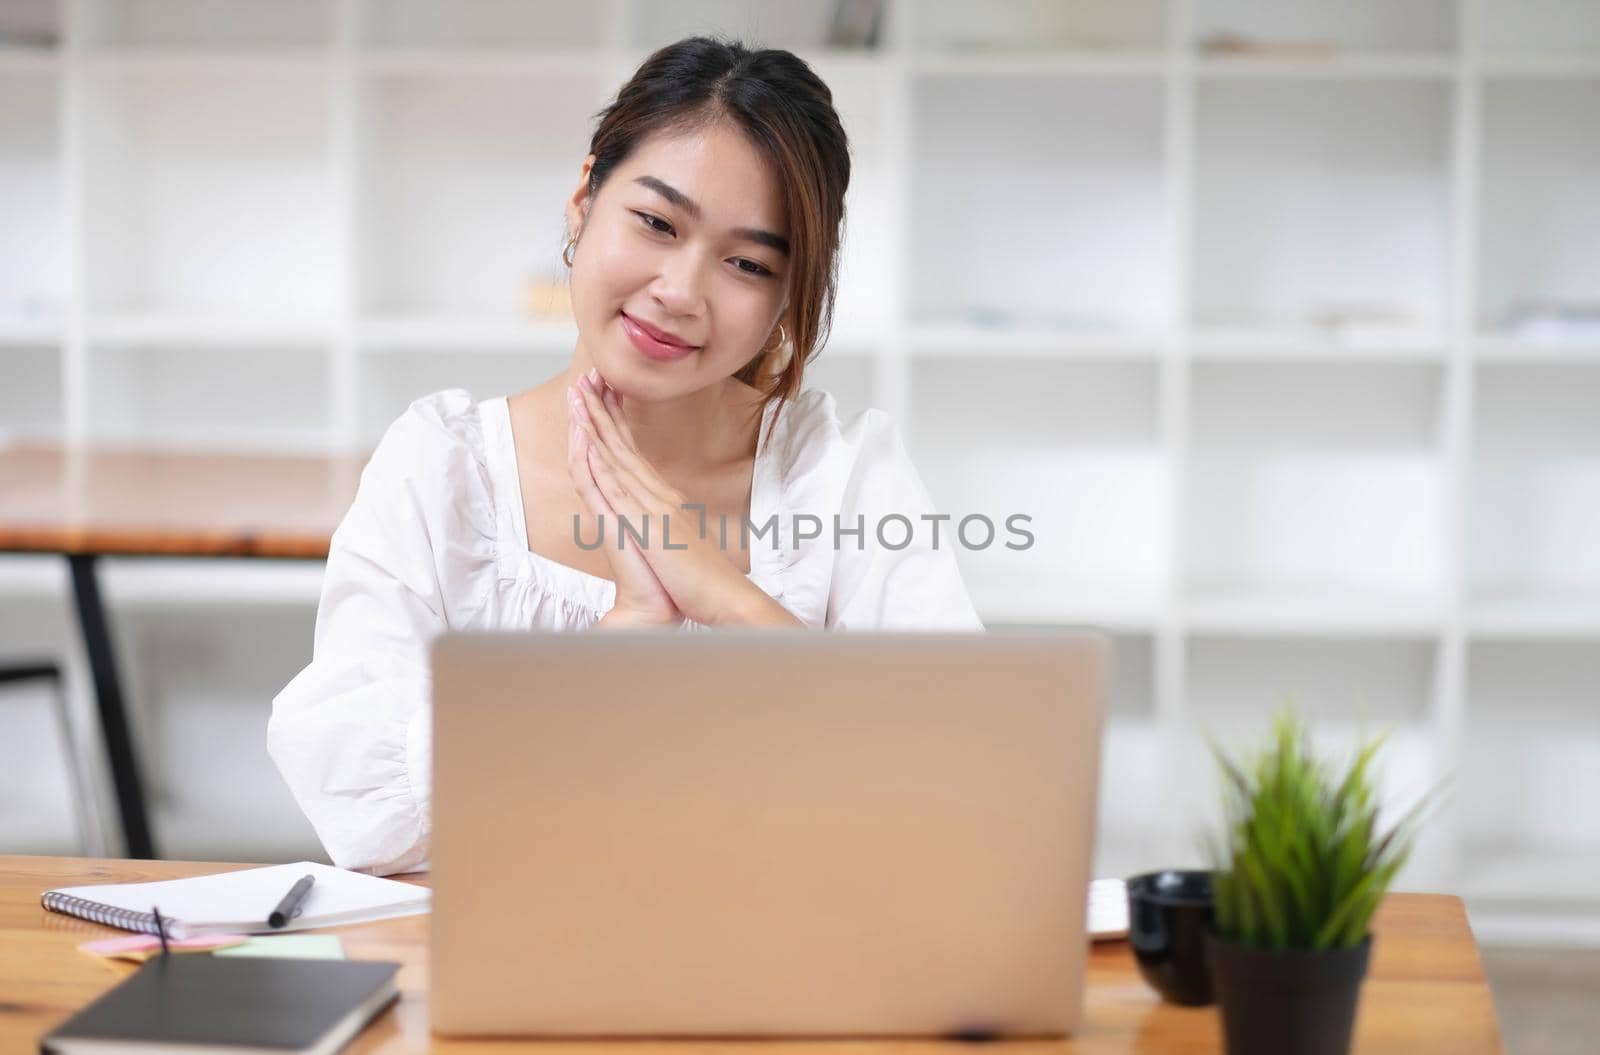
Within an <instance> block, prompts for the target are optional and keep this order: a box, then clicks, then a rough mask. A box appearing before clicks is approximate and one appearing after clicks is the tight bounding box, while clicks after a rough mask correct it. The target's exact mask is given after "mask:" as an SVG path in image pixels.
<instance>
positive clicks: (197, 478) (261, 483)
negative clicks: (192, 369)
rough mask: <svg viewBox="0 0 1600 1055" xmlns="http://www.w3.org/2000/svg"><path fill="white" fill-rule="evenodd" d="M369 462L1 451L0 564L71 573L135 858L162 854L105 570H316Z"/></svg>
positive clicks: (102, 725)
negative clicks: (31, 557) (36, 562)
mask: <svg viewBox="0 0 1600 1055" xmlns="http://www.w3.org/2000/svg"><path fill="white" fill-rule="evenodd" d="M365 461H366V459H365V458H353V457H337V456H333V457H330V456H314V455H313V456H306V455H263V454H208V453H199V452H180V451H128V450H111V449H97V448H62V447H47V446H16V447H9V448H0V552H13V553H58V554H61V555H62V556H64V557H65V558H66V559H67V562H68V564H69V565H70V567H71V569H72V587H73V594H74V600H75V603H76V606H77V611H78V622H79V625H80V627H81V628H82V630H83V640H84V647H85V649H86V651H87V653H88V658H89V668H90V672H91V674H92V675H93V677H94V688H95V701H96V705H97V710H98V714H99V718H100V729H101V733H102V735H103V736H104V737H105V744H106V754H107V757H108V758H109V760H110V764H111V777H112V783H113V785H114V787H115V789H116V794H117V808H118V811H119V813H120V819H121V821H122V834H123V837H124V840H125V843H126V848H127V852H128V854H129V855H130V856H133V857H139V858H151V857H155V856H157V854H156V846H155V840H154V838H153V836H152V834H151V831H150V819H149V815H148V813H147V811H146V807H145V796H144V783H143V780H142V778H141V775H140V770H139V764H138V759H137V757H136V753H135V751H134V746H133V738H132V737H131V736H130V735H129V731H128V720H127V713H126V709H125V707H124V704H123V698H122V680H121V678H120V677H119V675H118V672H117V664H116V655H115V652H114V649H113V646H112V639H111V630H110V625H109V623H108V621H107V618H106V611H105V604H104V602H103V600H102V598H101V594H100V584H99V579H98V575H97V572H96V568H97V562H98V560H99V558H101V557H104V556H133V557H266V558H279V559H283V558H289V559H302V560H320V559H322V558H324V557H326V556H327V555H328V541H329V539H330V538H331V537H332V535H333V531H334V528H336V527H338V525H339V521H340V520H341V519H342V518H343V516H344V513H345V510H346V509H348V508H349V506H350V501H351V499H353V498H354V497H355V491H356V483H357V481H358V480H359V479H360V475H361V467H362V466H363V465H364V464H365ZM3 658H4V657H0V660H3ZM0 998H3V997H0Z"/></svg>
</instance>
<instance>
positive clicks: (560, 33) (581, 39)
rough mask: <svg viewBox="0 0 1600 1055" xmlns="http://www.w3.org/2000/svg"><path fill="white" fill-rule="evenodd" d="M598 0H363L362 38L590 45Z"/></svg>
mask: <svg viewBox="0 0 1600 1055" xmlns="http://www.w3.org/2000/svg"><path fill="white" fill-rule="evenodd" d="M603 12H604V5H602V4H570V3H559V2H556V0H450V2H449V3H439V2H438V0H364V2H363V4H362V8H361V14H360V27H361V29H360V40H361V43H362V44H363V45H364V46H366V47H369V48H371V49H373V50H374V51H408V50H420V51H436V50H459V51H462V52H489V53H492V52H497V51H506V50H534V49H537V50H547V49H557V50H573V51H576V50H580V49H583V50H592V49H597V48H599V47H601V46H602V45H603V44H604V43H605V40H604V26H603V24H602V17H603Z"/></svg>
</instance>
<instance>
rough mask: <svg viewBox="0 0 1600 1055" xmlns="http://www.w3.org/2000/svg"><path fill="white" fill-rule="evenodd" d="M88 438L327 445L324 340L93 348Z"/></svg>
mask: <svg viewBox="0 0 1600 1055" xmlns="http://www.w3.org/2000/svg"><path fill="white" fill-rule="evenodd" d="M89 355H90V356H91V362H90V365H89V371H88V372H89V392H88V399H89V409H88V415H87V421H88V430H89V433H88V438H89V439H90V440H91V441H93V442H104V443H112V444H128V445H136V446H153V447H169V446H184V447H203V448H205V449H207V450H218V449H235V450H292V451H299V450H320V449H325V448H326V447H328V445H329V444H330V443H331V441H332V438H333V437H332V427H331V413H330V409H329V405H328V404H329V394H328V393H329V389H330V386H331V382H330V370H329V364H328V354H327V351H326V349H324V348H322V347H318V346H316V345H305V346H300V347H293V348H291V347H283V346H278V345H272V346H265V347H260V348H248V347H244V348H229V349H226V350H220V351H219V350H218V349H216V348H212V347H207V346H205V345H203V344H202V345H183V346H178V345H165V344H157V345H138V346H131V347H91V348H90V349H89Z"/></svg>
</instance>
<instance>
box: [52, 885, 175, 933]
mask: <svg viewBox="0 0 1600 1055" xmlns="http://www.w3.org/2000/svg"><path fill="white" fill-rule="evenodd" d="M43 901H44V907H45V908H47V909H49V910H50V911H51V912H62V913H65V914H66V915H68V916H77V917H78V918H79V919H86V920H91V921H92V922H95V923H104V924H105V925H106V926H108V927H120V928H122V929H123V930H132V931H140V932H142V933H144V934H158V933H160V932H159V931H157V930H156V917H155V915H154V914H153V913H149V912H136V911H134V910H133V909H131V908H117V907H116V906H114V905H102V904H100V903H99V902H98V901H90V900H89V899H88V898H81V897H73V896H72V895H71V894H58V893H56V892H55V891H53V890H48V891H46V892H45V895H44V898H43ZM165 922H166V924H167V934H168V936H171V934H172V932H173V930H174V927H173V921H172V920H167V921H165Z"/></svg>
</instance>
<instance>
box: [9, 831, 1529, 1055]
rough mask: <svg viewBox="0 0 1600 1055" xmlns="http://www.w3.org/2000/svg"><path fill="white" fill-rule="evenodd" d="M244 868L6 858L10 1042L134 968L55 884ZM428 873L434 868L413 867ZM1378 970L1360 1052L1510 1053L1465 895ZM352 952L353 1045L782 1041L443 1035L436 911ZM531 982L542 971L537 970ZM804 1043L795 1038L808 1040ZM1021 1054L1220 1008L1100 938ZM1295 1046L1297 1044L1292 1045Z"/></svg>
mask: <svg viewBox="0 0 1600 1055" xmlns="http://www.w3.org/2000/svg"><path fill="white" fill-rule="evenodd" d="M238 867H243V866H240V865H220V864H192V863H180V862H174V861H100V860H89V859H79V858H63V857H0V1051H5V1052H24V1051H35V1050H37V1046H38V1038H39V1037H40V1036H41V1035H43V1034H44V1033H46V1032H48V1031H49V1030H50V1029H52V1028H53V1027H55V1026H56V1025H57V1024H58V1023H60V1022H61V1021H62V1020H64V1019H65V1018H66V1017H67V1016H68V1015H69V1014H71V1013H72V1012H74V1011H76V1010H77V1009H79V1008H81V1007H83V1006H84V1005H85V1004H87V1003H89V1002H90V1001H91V1000H93V999H94V998H95V997H96V996H98V995H99V994H100V993H101V992H103V991H104V990H105V989H107V988H109V987H110V986H111V985H112V984H113V983H114V982H115V981H117V979H118V978H120V977H122V976H124V975H126V974H127V973H129V972H130V971H131V970H132V969H133V967H132V965H131V964H130V965H121V964H107V963H105V962H102V961H100V960H98V959H95V958H94V957H91V956H89V955H88V954H86V953H81V952H78V951H77V949H76V946H77V945H78V944H79V943H80V942H85V941H90V940H93V939H95V938H100V937H106V936H108V935H112V934H117V933H121V932H120V931H114V930H112V929H111V928H109V927H102V926H100V925H99V924H95V923H88V922H85V921H82V920H78V919H74V918H72V917H70V916H62V915H58V914H56V913H53V912H47V911H45V909H44V908H43V907H41V906H40V904H39V896H40V894H42V893H43V892H44V891H45V890H48V889H50V888H52V887H57V886H71V885H76V884H81V883H93V882H108V883H109V882H129V881H134V880H142V879H169V878H172V877H175V876H186V875H199V874H203V873H206V872H224V871H228V870H230V869H232V868H238ZM409 878H410V879H411V881H413V882H420V883H425V882H426V877H425V876H415V877H409ZM1375 931H1376V941H1375V945H1374V949H1373V961H1372V970H1371V973H1370V974H1369V975H1368V977H1367V983H1366V987H1365V988H1364V990H1363V992H1362V1002H1361V1012H1360V1017H1359V1019H1358V1021H1357V1023H1356V1043H1355V1051H1356V1052H1357V1053H1358V1055H1391V1053H1392V1055H1490V1053H1497V1052H1499V1051H1500V1050H1501V1047H1500V1038H1499V1030H1498V1028H1497V1026H1496V1024H1495V1017H1494V1005H1493V1004H1492V1003H1491V1001H1490V998H1489V986H1488V983H1487V982H1486V981H1485V980H1484V975H1483V966H1482V964H1481V963H1480V962H1479V959H1478V949H1477V946H1476V945H1475V944H1474V942H1473V939H1472V932H1471V930H1470V929H1468V926H1467V919H1466V914H1465V912H1464V911H1463V909H1462V907H1461V902H1460V901H1459V900H1458V899H1456V898H1453V897H1443V896H1438V895H1427V894H1397V895H1392V896H1391V897H1389V899H1388V900H1387V901H1385V902H1384V905H1383V908H1382V909H1381V910H1380V912H1379V914H1378V921H1377V924H1376V927H1375ZM327 933H334V934H338V935H340V936H341V937H342V938H343V940H344V947H345V952H346V953H347V955H349V957H350V958H351V959H359V960H395V961H398V962H399V963H401V964H402V965H403V966H402V967H401V970H400V988H401V991H402V996H401V999H400V1002H399V1003H398V1004H397V1005H395V1006H394V1007H392V1008H390V1009H389V1010H388V1011H386V1012H384V1014H383V1015H382V1016H381V1017H379V1018H378V1019H377V1020H376V1021H374V1022H373V1023H372V1025H370V1026H369V1027H367V1029H366V1030H365V1031H364V1032H363V1033H362V1034H361V1035H360V1036H359V1037H358V1038H357V1039H356V1041H355V1042H354V1043H353V1044H352V1045H351V1046H350V1048H349V1050H350V1051H352V1052H383V1053H385V1055H398V1053H405V1052H427V1051H432V1052H469V1051H487V1050H493V1051H495V1052H500V1053H506V1052H512V1051H537V1052H540V1053H542V1055H595V1053H597V1052H599V1051H602V1050H604V1049H605V1048H624V1049H625V1050H626V1051H627V1053H628V1055H705V1053H706V1052H708V1051H715V1052H718V1053H722V1055H747V1053H748V1055H757V1052H758V1049H759V1050H760V1051H762V1052H766V1051H771V1050H772V1047H773V1046H772V1045H770V1044H761V1043H754V1042H742V1041H728V1042H717V1043H714V1044H712V1043H662V1042H635V1043H628V1044H626V1045H602V1044H597V1043H592V1042H591V1043H583V1042H565V1041H563V1042H516V1041H500V1042H494V1043H488V1044H485V1043H473V1042H468V1041H456V1040H444V1039H435V1038H434V1037H433V1036H432V1035H431V1034H430V1033H429V1032H428V961H427V941H428V918H427V917H426V916H416V917H411V918H408V919H399V920H386V921H384V922H381V923H367V924H362V925H359V926H354V927H333V928H328V930H327ZM529 984H530V985H537V984H538V981H537V980H536V979H535V980H530V981H529ZM795 1046H796V1045H790V1047H795ZM799 1046H800V1047H803V1048H804V1049H805V1053H806V1055H935V1053H941V1055H943V1053H949V1052H952V1051H959V1050H961V1049H963V1048H966V1047H967V1045H961V1044H951V1043H937V1042H904V1041H897V1042H869V1041H859V1042H843V1041H841V1042H825V1043H806V1044H804V1045H799ZM1003 1047H1004V1050H1005V1051H1006V1052H1008V1053H1011V1052H1018V1053H1021V1052H1023V1051H1026V1052H1027V1053H1028V1055H1034V1053H1037V1055H1079V1053H1083V1055H1088V1053H1094V1055H1113V1053H1131V1052H1144V1053H1164V1052H1183V1053H1186V1055H1200V1053H1204V1052H1218V1051H1221V1035H1220V1024H1219V1021H1218V1017H1217V1011H1216V1009H1215V1008H1181V1007H1174V1006H1172V1005H1168V1004H1163V1003H1161V1002H1160V1001H1159V1000H1158V999H1157V998H1156V996H1155V994H1154V993H1152V992H1151V991H1150V990H1149V989H1147V988H1146V987H1145V985H1144V983H1143V981H1142V980H1141V979H1140V978H1139V976H1138V973H1137V971H1136V969H1135V967H1134V964H1133V957H1132V953H1131V952H1130V951H1129V949H1128V946H1127V944H1126V943H1125V942H1111V943H1106V944H1101V945H1097V946H1096V947H1095V949H1094V951H1093V953H1092V954H1091V956H1090V960H1089V989H1088V995H1087V1006H1086V1012H1085V1025H1084V1028H1083V1029H1082V1030H1081V1031H1080V1033H1079V1034H1078V1036H1076V1037H1074V1038H1073V1039H1072V1040H1070V1041H1057V1042H1042V1041H1041V1042H1032V1041H1029V1042H1010V1043H1007V1044H1005V1045H1003ZM1285 1055H1292V1053H1285Z"/></svg>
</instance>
